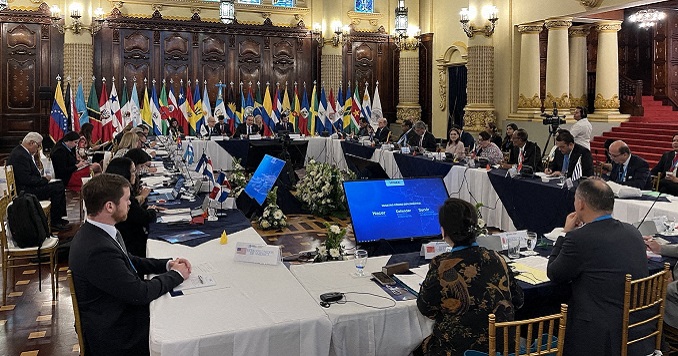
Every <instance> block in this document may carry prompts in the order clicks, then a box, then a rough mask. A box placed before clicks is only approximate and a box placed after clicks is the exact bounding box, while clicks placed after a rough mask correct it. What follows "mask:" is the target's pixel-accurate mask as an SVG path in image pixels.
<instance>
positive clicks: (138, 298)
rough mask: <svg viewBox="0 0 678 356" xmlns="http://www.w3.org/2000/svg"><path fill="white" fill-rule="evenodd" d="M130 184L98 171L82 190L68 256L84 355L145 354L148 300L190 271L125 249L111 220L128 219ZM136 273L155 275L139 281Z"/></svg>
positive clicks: (186, 265) (184, 263)
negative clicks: (83, 214)
mask: <svg viewBox="0 0 678 356" xmlns="http://www.w3.org/2000/svg"><path fill="white" fill-rule="evenodd" d="M130 188H131V186H130V183H129V182H128V181H127V180H126V179H125V178H123V177H121V176H118V175H113V174H106V173H104V174H101V175H98V176H96V177H94V178H92V179H91V180H90V181H89V182H87V183H86V184H85V185H84V186H83V189H82V196H83V200H84V201H85V206H86V207H87V221H86V222H85V223H84V224H83V225H82V226H81V227H80V230H79V231H78V232H77V233H76V234H75V237H74V238H73V242H72V244H71V250H70V253H69V256H68V265H69V267H70V269H71V271H72V273H73V285H74V287H75V293H76V295H77V297H78V308H79V309H80V320H81V323H82V333H83V335H82V336H83V338H84V344H85V350H86V351H85V354H91V355H148V354H149V349H148V344H149V342H148V337H149V334H148V330H149V323H150V317H149V315H150V314H149V310H148V306H149V304H150V303H151V301H153V300H155V299H157V298H159V297H160V296H162V295H163V294H165V293H167V292H169V291H170V290H172V289H173V288H174V287H176V286H178V285H179V284H181V283H182V282H183V281H184V280H185V279H187V278H188V276H189V275H190V273H191V265H190V263H189V262H188V261H187V260H185V259H183V258H178V259H176V260H170V259H154V258H142V257H137V256H134V255H132V254H128V253H127V249H126V248H125V243H124V240H123V239H122V237H121V236H120V232H118V231H117V230H116V228H115V224H116V223H119V222H121V221H124V220H126V219H127V213H128V210H129V206H130ZM137 272H138V273H140V274H157V276H155V277H153V279H151V280H142V279H141V278H139V276H138V274H137Z"/></svg>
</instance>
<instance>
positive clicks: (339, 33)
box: [311, 22, 351, 47]
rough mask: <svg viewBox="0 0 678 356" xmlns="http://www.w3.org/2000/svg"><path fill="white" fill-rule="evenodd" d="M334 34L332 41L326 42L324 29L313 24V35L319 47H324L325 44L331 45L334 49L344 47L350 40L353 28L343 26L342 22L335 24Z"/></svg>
mask: <svg viewBox="0 0 678 356" xmlns="http://www.w3.org/2000/svg"><path fill="white" fill-rule="evenodd" d="M333 28H334V31H333V32H334V34H333V35H332V39H329V40H326V39H325V37H323V27H322V25H320V24H319V23H317V22H316V23H315V24H313V30H311V34H312V35H313V38H314V39H315V40H316V41H317V42H318V46H320V47H322V46H324V45H325V44H328V43H331V44H332V46H334V47H339V46H340V45H341V46H343V45H344V44H345V43H346V42H347V41H348V40H349V38H350V33H351V28H350V27H348V26H343V25H342V24H341V22H335V23H334V24H333Z"/></svg>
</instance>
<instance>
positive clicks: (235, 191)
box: [228, 157, 250, 199]
mask: <svg viewBox="0 0 678 356" xmlns="http://www.w3.org/2000/svg"><path fill="white" fill-rule="evenodd" d="M249 179H250V176H249V175H248V174H247V173H245V167H243V166H242V165H241V164H240V159H238V158H235V157H234V158H233V173H231V178H230V179H229V180H228V181H229V183H231V195H232V196H233V197H234V198H236V199H237V198H238V197H239V196H240V193H242V192H243V190H245V186H246V185H247V181H249Z"/></svg>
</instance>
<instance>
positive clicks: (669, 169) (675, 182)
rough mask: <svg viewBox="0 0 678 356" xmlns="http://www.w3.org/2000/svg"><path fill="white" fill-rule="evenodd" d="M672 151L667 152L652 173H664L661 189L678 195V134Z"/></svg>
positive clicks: (672, 144)
mask: <svg viewBox="0 0 678 356" xmlns="http://www.w3.org/2000/svg"><path fill="white" fill-rule="evenodd" d="M671 148H672V150H671V151H668V152H665V153H664V154H663V155H662V158H661V159H660V160H659V163H657V165H656V166H655V167H654V168H652V171H650V174H652V175H659V174H660V173H661V174H662V175H663V177H662V180H660V181H659V191H660V192H662V193H667V194H671V195H676V196H678V178H676V166H678V134H675V135H673V140H672V141H671Z"/></svg>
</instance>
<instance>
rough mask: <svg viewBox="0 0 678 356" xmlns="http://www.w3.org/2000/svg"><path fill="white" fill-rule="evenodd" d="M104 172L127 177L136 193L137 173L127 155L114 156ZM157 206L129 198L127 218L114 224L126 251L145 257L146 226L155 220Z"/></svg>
mask: <svg viewBox="0 0 678 356" xmlns="http://www.w3.org/2000/svg"><path fill="white" fill-rule="evenodd" d="M106 173H112V174H117V175H120V176H122V177H124V178H125V179H127V180H128V181H129V182H130V184H131V185H132V190H135V192H132V194H133V195H135V194H136V188H135V187H136V186H138V185H137V178H138V177H137V173H136V168H135V165H134V162H132V160H131V159H129V158H127V157H119V158H114V159H112V160H111V162H110V163H109V164H108V167H107V168H106ZM159 209H160V208H159V207H156V206H154V205H151V206H150V207H146V206H145V205H142V204H139V202H138V201H137V200H136V199H130V206H129V212H128V213H127V220H125V221H122V222H119V223H117V224H115V227H116V228H117V229H118V231H120V235H122V239H123V240H124V241H125V246H126V247H127V252H129V253H131V254H133V255H135V256H138V257H146V244H147V242H148V227H149V225H150V223H151V222H153V221H155V219H156V213H157V210H159Z"/></svg>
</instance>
